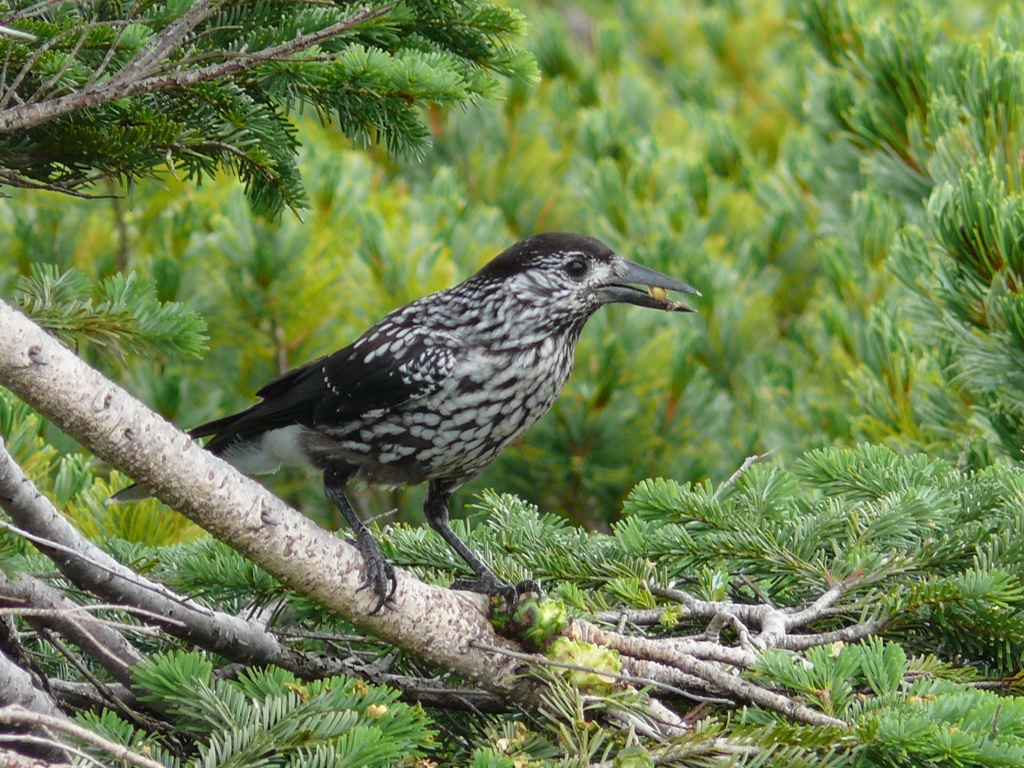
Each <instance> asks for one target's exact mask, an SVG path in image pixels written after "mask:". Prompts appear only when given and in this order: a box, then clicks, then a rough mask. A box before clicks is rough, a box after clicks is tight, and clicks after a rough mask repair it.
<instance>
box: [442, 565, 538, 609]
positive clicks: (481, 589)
mask: <svg viewBox="0 0 1024 768" xmlns="http://www.w3.org/2000/svg"><path fill="white" fill-rule="evenodd" d="M452 589H458V590H463V591H466V592H477V593H479V594H483V595H488V596H490V597H497V598H500V599H501V601H502V602H503V603H504V604H505V609H506V610H507V611H508V612H509V613H512V612H513V611H514V610H515V609H516V605H518V603H519V598H521V597H522V596H523V595H526V594H530V593H533V594H535V595H537V596H538V597H541V596H543V595H544V592H543V590H541V588H540V584H538V583H537V582H536V581H534V580H533V579H523V580H522V581H520V582H519V583H518V584H516V585H514V586H513V585H512V584H505V583H503V582H501V581H499V580H498V577H497V576H495V575H494V574H493V573H492V572H491V571H484V572H483V573H482V574H480V578H479V579H476V580H470V579H457V580H455V581H454V582H452Z"/></svg>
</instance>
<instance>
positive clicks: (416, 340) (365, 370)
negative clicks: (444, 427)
mask: <svg viewBox="0 0 1024 768" xmlns="http://www.w3.org/2000/svg"><path fill="white" fill-rule="evenodd" d="M399 337H401V343H400V344H398V345H397V348H396V349H391V350H390V351H389V352H388V353H381V352H378V351H377V350H379V349H380V348H381V347H382V346H384V345H390V346H391V347H395V346H396V345H395V341H396V339H398V338H399ZM375 352H376V354H375ZM453 364H454V351H453V350H452V349H451V348H450V347H447V346H445V344H444V339H443V338H438V337H437V336H427V335H425V334H416V333H415V332H410V331H409V330H408V329H401V328H397V327H395V326H384V327H382V326H380V325H378V326H376V327H375V328H374V329H371V331H369V332H367V334H365V335H364V337H363V338H361V339H360V340H358V341H356V343H354V344H352V345H350V346H348V347H345V348H344V349H339V350H338V351H337V352H333V353H331V354H330V355H327V356H326V357H321V358H319V359H317V360H314V361H312V362H310V363H306V364H305V365H303V366H300V367H299V368H295V369H293V370H291V371H287V372H286V373H283V374H282V375H280V376H278V377H277V378H276V379H274V380H273V381H271V382H269V383H268V384H266V385H265V386H264V387H262V388H261V389H260V390H259V391H258V392H257V393H256V394H257V396H259V397H261V398H262V400H261V402H259V403H256V404H255V405H253V406H252V407H250V408H247V409H246V410H244V411H241V412H239V413H236V414H233V415H231V416H225V417H223V418H220V419H216V420H214V421H210V422H207V423H206V424H201V425H199V426H198V427H195V428H194V429H192V430H191V431H190V432H189V434H190V435H191V436H192V437H207V436H210V435H213V436H214V438H213V440H211V441H210V442H209V443H207V445H206V448H207V449H208V450H210V451H212V452H214V453H219V452H221V451H223V450H224V449H225V448H227V447H228V446H229V445H231V444H232V443H235V442H236V441H238V440H248V439H253V438H256V437H258V436H259V435H261V434H263V433H264V432H269V431H270V430H274V429H280V428H282V427H288V426H292V425H294V424H302V425H305V426H309V427H312V426H326V427H329V426H331V425H339V426H340V425H344V424H345V423H346V422H347V421H348V420H349V419H351V418H353V417H357V416H359V415H360V414H362V413H366V412H368V411H372V410H376V409H388V408H394V407H396V406H398V405H401V404H402V403H404V402H407V401H409V400H411V399H414V398H416V397H422V396H423V395H426V394H429V393H430V392H433V391H436V389H437V387H438V386H439V385H440V382H441V381H443V379H444V377H445V376H447V375H448V372H449V371H450V369H451V366H452V365H453Z"/></svg>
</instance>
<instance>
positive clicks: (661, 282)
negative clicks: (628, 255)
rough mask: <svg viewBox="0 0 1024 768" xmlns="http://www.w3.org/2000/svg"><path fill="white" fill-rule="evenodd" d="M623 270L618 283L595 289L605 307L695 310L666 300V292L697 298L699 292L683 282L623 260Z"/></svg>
mask: <svg viewBox="0 0 1024 768" xmlns="http://www.w3.org/2000/svg"><path fill="white" fill-rule="evenodd" d="M625 265H626V271H625V272H624V273H622V274H621V275H620V276H619V280H618V281H616V282H615V283H612V284H610V285H606V286H603V287H601V288H599V289H598V290H597V293H598V295H599V296H600V297H601V299H602V300H603V301H604V302H605V303H606V304H611V303H613V302H619V303H624V304H636V305H637V306H638V307H650V308H651V309H661V310H664V311H666V312H694V311H696V310H693V309H691V308H690V307H687V306H686V305H684V304H680V303H679V302H677V301H673V300H672V299H670V298H668V296H667V295H666V293H665V292H666V291H676V292H678V293H689V294H692V295H693V296H700V291H698V290H697V289H696V288H693V287H692V286H689V285H687V284H686V283H683V282H680V281H679V280H676V279H675V278H671V277H669V276H668V275H663V274H661V272H655V271H654V270H653V269H648V268H647V267H643V266H641V265H639V264H634V263H633V262H632V261H625Z"/></svg>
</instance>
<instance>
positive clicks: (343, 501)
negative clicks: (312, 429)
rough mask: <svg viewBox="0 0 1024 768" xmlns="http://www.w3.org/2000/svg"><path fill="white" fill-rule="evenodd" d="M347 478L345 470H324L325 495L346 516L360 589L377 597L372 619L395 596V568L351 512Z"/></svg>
mask: <svg viewBox="0 0 1024 768" xmlns="http://www.w3.org/2000/svg"><path fill="white" fill-rule="evenodd" d="M348 478H349V473H348V472H346V471H345V470H344V469H341V468H339V467H327V468H326V469H325V470H324V494H325V495H326V496H327V498H328V499H330V500H331V501H332V502H333V503H334V506H336V507H337V508H338V510H339V511H340V512H341V514H343V515H344V516H345V520H346V521H348V524H349V527H350V528H351V529H352V532H353V533H354V534H355V535H356V546H357V547H358V548H359V552H360V553H361V554H362V556H363V586H362V587H360V589H364V588H366V587H369V588H370V589H372V590H373V591H374V594H376V595H377V601H378V602H377V606H376V607H375V608H374V609H373V610H372V611H370V615H371V616H372V615H373V614H375V613H377V612H378V611H379V610H380V609H381V608H383V607H384V603H386V602H387V601H388V599H389V598H390V597H391V595H393V594H394V593H395V588H396V587H397V586H398V581H397V580H396V578H395V568H394V566H393V565H391V563H389V562H388V561H387V560H386V559H385V558H384V555H383V554H382V553H381V551H380V547H378V546H377V542H376V541H375V540H374V538H373V534H372V533H370V529H369V528H367V527H366V525H364V524H363V521H362V520H360V519H359V515H357V514H356V511H355V510H354V509H352V505H351V504H350V503H349V500H348V497H347V496H346V495H345V486H346V485H347V484H348Z"/></svg>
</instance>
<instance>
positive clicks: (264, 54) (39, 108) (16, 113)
mask: <svg viewBox="0 0 1024 768" xmlns="http://www.w3.org/2000/svg"><path fill="white" fill-rule="evenodd" d="M214 7H215V6H214V5H213V4H212V2H211V0H199V2H196V3H195V4H194V5H193V6H192V7H191V8H190V9H189V10H188V11H187V12H186V13H185V14H184V15H182V16H181V17H180V18H179V19H177V20H176V21H175V22H173V23H172V24H170V25H168V26H167V27H166V28H165V29H164V30H162V31H161V32H160V33H159V34H158V35H157V37H156V39H155V40H154V41H153V42H152V43H151V44H150V46H148V47H147V48H145V49H143V50H142V51H140V52H139V53H138V54H137V55H136V56H135V57H134V58H133V59H132V60H131V61H129V62H128V64H126V65H125V66H124V67H123V68H122V69H121V70H119V71H118V73H117V74H116V75H114V76H113V77H111V78H109V79H108V80H104V81H102V82H98V81H94V82H92V83H90V84H89V85H88V86H86V87H85V88H82V89H81V90H78V91H75V92H74V93H70V94H68V95H66V96H61V97H60V98H57V99H52V100H49V101H44V102H40V103H35V104H32V103H26V104H18V105H16V106H14V107H6V104H5V103H4V102H0V133H11V132H13V131H23V130H27V129H29V128H32V127H34V126H37V125H40V124H41V123H45V122H47V121H49V120H53V119H55V118H57V117H60V116H62V115H66V114H69V113H71V112H75V111H78V110H80V109H86V108H88V107H95V106H98V105H100V104H107V103H109V102H112V101H116V100H117V99H123V98H128V97H131V96H138V95H140V94H143V93H154V92H157V91H162V90H166V89H168V88H187V87H189V86H192V85H196V84H198V83H203V82H207V81H212V80H219V79H222V78H226V77H229V76H231V75H236V74H238V73H240V72H244V71H246V70H249V69H252V68H253V67H255V66H258V65H260V64H263V63H266V62H269V61H280V60H284V59H287V58H288V57H289V56H292V55H294V54H296V53H299V52H301V51H304V50H307V49H309V48H312V47H313V46H316V45H319V44H320V43H322V42H324V41H325V40H329V39H331V38H332V37H335V36H337V35H339V34H341V33H342V32H345V31H346V30H349V29H351V28H353V27H355V26H357V25H359V24H362V23H364V22H366V21H369V20H371V19H375V18H378V17H379V16H382V15H385V14H387V13H388V12H390V11H391V9H392V8H393V7H394V3H390V4H388V5H384V6H382V7H380V8H363V9H361V10H359V11H356V12H355V13H353V14H352V15H350V16H349V17H347V18H346V19H344V20H342V21H339V22H336V23H334V24H331V25H329V26H327V27H324V28H323V29H321V30H318V31H316V32H310V33H307V34H304V35H297V36H296V37H295V38H293V39H292V40H289V41H288V42H286V43H281V44H279V45H273V46H269V47H268V48H265V49H263V50H261V51H257V52H254V53H247V52H245V51H239V52H233V53H231V54H226V55H228V56H229V58H227V59H226V60H225V61H221V62H217V63H215V64H210V65H208V66H205V67H201V68H199V69H192V70H179V71H176V72H174V73H172V74H167V75H158V74H155V72H156V71H157V70H158V67H159V65H160V64H161V63H162V62H163V60H164V58H165V57H166V56H167V54H168V52H169V51H171V50H173V49H174V47H175V46H176V45H179V44H180V43H181V42H182V40H183V39H184V37H185V36H186V35H187V34H188V33H189V32H190V31H191V30H192V29H194V28H195V26H196V25H198V24H200V23H201V22H202V21H203V20H204V19H206V18H207V17H208V16H209V15H210V13H212V11H213V10H214ZM27 69H29V67H26V70H27ZM16 84H17V82H16V83H15V85H16ZM14 92H15V87H14V86H12V87H10V88H8V92H7V94H6V96H5V99H7V100H9V99H10V97H11V96H12V95H13V94H14Z"/></svg>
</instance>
